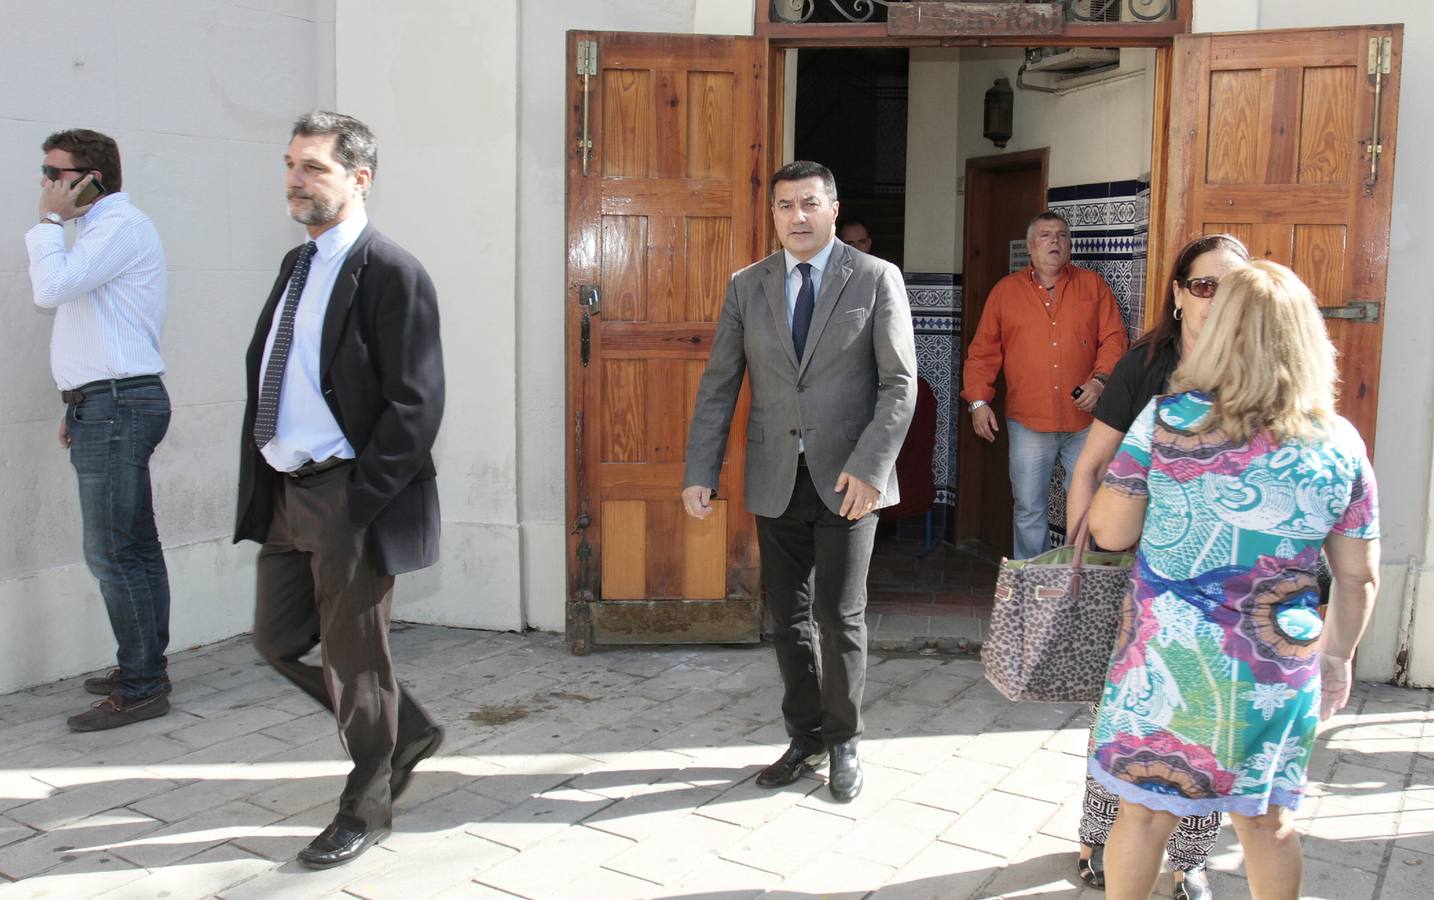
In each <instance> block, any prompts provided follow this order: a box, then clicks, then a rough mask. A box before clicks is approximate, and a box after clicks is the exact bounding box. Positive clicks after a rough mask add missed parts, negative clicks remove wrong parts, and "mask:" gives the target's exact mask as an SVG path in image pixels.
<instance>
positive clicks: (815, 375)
mask: <svg viewBox="0 0 1434 900" xmlns="http://www.w3.org/2000/svg"><path fill="white" fill-rule="evenodd" d="M785 282H786V270H785V264H784V258H783V255H782V253H781V251H778V252H777V253H774V254H773V255H771V256H769V257H767V258H766V259H764V260H762V261H760V262H757V263H753V264H752V265H750V266H748V267H747V268H745V269H743V270H742V271H740V272H738V273H737V274H735V275H733V276H732V280H731V282H730V283H729V284H728V286H727V298H726V300H725V301H724V302H723V304H722V315H721V319H720V320H719V321H718V323H717V336H716V337H715V338H714V339H713V342H712V355H711V357H710V358H709V359H708V361H707V369H706V371H705V372H703V373H702V383H701V386H700V387H699V388H698V391H697V402H696V406H695V408H694V409H693V412H692V427H691V430H690V431H689V432H688V435H687V465H686V471H685V473H684V476H683V484H684V485H689V486H690V485H704V486H706V487H710V488H717V487H718V485H717V478H718V474H719V473H720V472H721V468H722V456H723V454H724V453H725V451H726V448H727V432H728V429H729V428H730V426H731V424H732V413H733V410H734V408H735V407H736V404H737V394H738V391H739V390H740V389H741V387H742V374H743V372H747V373H750V375H751V380H752V413H751V418H750V420H749V422H748V424H747V470H746V503H747V508H748V509H749V510H751V511H752V512H753V513H755V514H757V515H759V516H780V515H781V514H782V513H783V512H785V511H786V508H787V504H788V502H789V501H790V500H791V496H792V486H793V484H795V482H796V475H797V440H798V438H799V437H800V438H801V439H802V440H803V441H804V442H805V444H806V455H807V467H808V468H809V469H810V470H811V473H812V475H813V476H814V477H815V479H816V485H817V489H818V490H819V491H820V492H821V496H822V500H823V502H825V503H826V505H827V507H828V508H829V509H831V510H832V511H833V512H837V511H838V510H839V509H840V508H841V501H842V496H843V495H842V494H839V493H837V492H836V491H835V490H834V488H835V486H836V482H837V478H838V476H840V475H841V473H842V472H844V471H845V472H850V473H851V474H852V475H855V476H856V477H857V478H860V479H861V480H862V481H865V482H866V483H867V484H870V485H872V486H874V487H876V488H877V489H878V490H880V491H881V502H880V505H881V506H889V505H891V504H893V503H895V502H897V500H899V499H900V496H901V495H900V493H899V492H898V490H897V485H896V454H897V452H898V451H899V450H900V449H901V442H902V440H903V439H904V438H905V437H906V429H907V427H908V426H910V424H911V414H912V411H913V410H914V409H915V408H916V345H915V341H914V339H913V337H912V331H911V309H910V307H909V306H908V304H907V302H906V285H905V282H904V281H903V279H902V277H901V272H900V271H899V270H898V269H897V268H896V266H893V265H892V264H891V263H889V262H885V261H883V260H880V259H877V258H876V257H874V256H868V255H867V254H865V253H862V252H860V251H858V250H855V249H853V248H851V247H848V246H847V245H846V244H843V243H842V242H841V241H837V242H836V243H835V246H833V248H832V253H831V256H830V257H829V259H828V263H827V270H826V271H825V272H824V273H823V274H822V283H821V291H820V293H819V295H818V296H817V299H816V310H815V312H814V313H813V315H812V325H811V331H810V332H809V333H808V335H807V346H806V354H805V356H804V358H803V359H801V360H800V361H799V360H798V359H797V356H796V351H795V350H794V349H793V348H792V329H791V326H790V325H788V324H787V295H786V284H785Z"/></svg>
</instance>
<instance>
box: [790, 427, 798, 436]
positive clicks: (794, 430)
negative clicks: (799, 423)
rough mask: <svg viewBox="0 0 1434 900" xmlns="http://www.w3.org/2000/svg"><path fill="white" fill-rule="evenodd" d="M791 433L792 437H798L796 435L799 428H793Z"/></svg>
mask: <svg viewBox="0 0 1434 900" xmlns="http://www.w3.org/2000/svg"><path fill="white" fill-rule="evenodd" d="M791 435H792V437H796V436H797V429H795V428H793V429H792V431H791Z"/></svg>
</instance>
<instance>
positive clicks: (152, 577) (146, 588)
mask: <svg viewBox="0 0 1434 900" xmlns="http://www.w3.org/2000/svg"><path fill="white" fill-rule="evenodd" d="M44 151H45V159H44V162H43V163H42V164H41V166H40V170H41V175H42V177H41V180H40V203H39V219H40V221H39V223H38V224H36V225H35V226H34V227H32V228H31V229H30V230H29V231H28V232H26V233H25V245H26V247H27V248H28V249H29V253H30V282H31V285H32V286H33V288H34V293H35V305H36V306H38V307H40V308H41V309H52V310H54V311H55V323H54V327H53V331H52V332H51V335H50V368H51V371H52V372H53V374H54V377H55V385H56V386H57V387H58V388H59V389H60V399H61V401H62V402H63V403H64V404H65V414H64V416H63V417H62V418H61V419H60V446H61V447H63V448H65V449H67V450H69V452H70V463H71V465H73V466H74V467H75V473H76V475H77V476H78V477H79V486H80V516H81V519H82V522H83V529H84V553H85V562H86V563H87V564H88V565H89V568H90V571H91V572H92V573H93V574H94V576H95V577H96V578H97V579H99V583H100V594H101V596H103V598H104V601H105V608H106V610H107V611H108V612H109V618H110V626H111V628H113V630H114V634H115V641H116V643H117V644H118V645H119V649H118V653H117V654H116V662H117V663H118V665H117V666H116V667H115V668H113V669H111V670H110V671H109V672H108V673H106V674H105V675H103V676H101V677H98V678H90V679H88V680H86V681H85V690H87V691H89V692H90V693H92V694H100V695H102V696H103V697H104V699H102V700H100V701H98V702H96V703H95V704H94V705H93V706H91V707H90V708H89V709H87V710H85V711H84V712H82V713H80V714H78V715H75V716H71V717H70V719H69V725H70V727H71V728H72V729H74V730H75V731H99V730H102V729H106V728H116V727H118V726H121V725H128V724H130V723H132V722H138V721H141V720H144V719H152V718H154V717H155V716H162V715H164V714H165V713H167V712H169V690H170V685H169V677H168V675H167V674H166V662H165V657H164V651H165V649H166V648H167V647H168V646H169V574H168V572H167V571H166V569H165V565H164V553H163V550H162V549H161V548H160V544H159V534H158V532H157V531H156V529H155V525H154V504H153V502H152V499H151V492H150V479H149V459H150V455H151V454H153V453H154V449H155V447H156V446H157V445H158V444H159V442H160V440H161V439H163V437H164V433H165V431H166V430H167V429H168V428H169V413H170V406H169V395H168V394H167V393H166V392H165V388H164V383H163V382H162V381H161V380H160V377H159V376H160V375H161V374H162V373H163V372H164V360H163V359H161V358H160V354H159V338H160V333H161V332H162V331H163V328H164V308H165V262H164V248H163V247H162V246H161V245H160V242H159V234H158V232H157V231H155V228H154V223H152V222H151V221H150V220H149V217H148V216H146V215H145V214H144V213H142V212H140V211H139V210H138V209H136V208H135V207H134V205H133V204H131V203H130V199H129V194H126V193H122V192H121V191H120V187H121V186H122V183H123V182H122V180H121V173H120V156H119V147H118V146H116V144H115V142H114V139H113V138H110V137H108V136H106V135H103V134H100V133H99V132H96V131H89V130H86V129H74V130H68V131H57V132H55V133H54V134H52V135H50V136H49V137H48V138H46V140H45V143H44ZM68 221H73V222H74V223H75V229H74V230H75V237H74V241H73V242H72V243H71V244H70V245H69V247H68V248H67V247H66V245H65V224H64V223H65V222H68Z"/></svg>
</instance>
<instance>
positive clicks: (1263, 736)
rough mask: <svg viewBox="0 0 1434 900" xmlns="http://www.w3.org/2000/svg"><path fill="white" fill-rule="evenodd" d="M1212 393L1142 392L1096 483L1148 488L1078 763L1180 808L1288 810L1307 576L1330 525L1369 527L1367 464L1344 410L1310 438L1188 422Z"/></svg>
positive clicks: (1310, 728) (1352, 533)
mask: <svg viewBox="0 0 1434 900" xmlns="http://www.w3.org/2000/svg"><path fill="white" fill-rule="evenodd" d="M1210 409H1211V402H1210V399H1209V398H1208V397H1206V396H1205V395H1202V394H1200V393H1198V392H1189V393H1184V394H1174V395H1170V396H1164V397H1156V398H1155V399H1153V400H1151V401H1150V403H1149V405H1147V406H1146V407H1145V409H1144V411H1142V412H1141V414H1140V415H1139V416H1137V417H1136V420H1135V422H1134V424H1132V426H1131V428H1130V431H1129V432H1127V434H1126V436H1125V440H1124V442H1123V443H1122V444H1121V445H1120V450H1119V451H1118V452H1117V454H1116V457H1115V459H1114V461H1113V462H1112V463H1111V464H1110V468H1109V470H1108V471H1107V473H1106V476H1105V482H1104V484H1105V486H1106V487H1107V488H1109V489H1111V490H1114V491H1116V492H1117V493H1119V494H1122V495H1124V496H1127V497H1146V498H1147V499H1148V505H1147V507H1146V514H1145V526H1144V529H1143V531H1142V533H1141V536H1140V546H1139V549H1138V551H1137V553H1136V560H1135V566H1134V568H1133V570H1132V572H1131V583H1130V588H1129V591H1128V592H1127V594H1126V597H1125V605H1124V616H1123V621H1122V624H1121V630H1120V634H1119V636H1118V638H1117V640H1116V647H1115V652H1114V654H1113V655H1112V657H1111V664H1110V672H1109V674H1108V676H1107V680H1106V687H1105V693H1104V695H1103V697H1102V699H1101V705H1100V710H1099V713H1098V715H1097V719H1096V727H1095V751H1094V753H1093V754H1092V756H1091V759H1090V762H1089V768H1090V774H1091V775H1092V776H1093V777H1094V778H1095V779H1096V780H1097V781H1099V782H1100V783H1101V784H1102V785H1103V786H1104V787H1105V788H1106V789H1108V790H1109V791H1111V792H1112V793H1114V794H1116V795H1117V796H1119V797H1121V798H1123V799H1126V800H1129V801H1132V802H1135V803H1139V804H1141V805H1143V806H1146V807H1148V808H1150V809H1158V810H1164V811H1167V812H1171V813H1175V814H1176V815H1180V816H1200V815H1209V814H1210V813H1212V812H1215V811H1216V810H1221V811H1226V812H1235V813H1241V814H1243V815H1247V816H1255V815H1260V814H1262V813H1264V812H1265V811H1266V809H1267V808H1268V807H1269V806H1270V804H1275V805H1277V806H1283V807H1285V808H1287V809H1290V810H1294V809H1295V808H1297V807H1298V805H1299V802H1300V798H1301V797H1302V796H1303V794H1304V791H1305V781H1306V775H1305V773H1306V769H1307V767H1308V764H1309V757H1310V751H1311V749H1312V748H1313V745H1314V735H1315V726H1316V724H1317V723H1318V719H1319V705H1320V678H1319V654H1318V652H1317V651H1316V649H1315V644H1316V640H1317V639H1318V638H1319V635H1320V631H1321V627H1322V621H1321V619H1320V617H1319V613H1318V610H1317V606H1318V603H1319V589H1318V586H1317V584H1316V580H1315V568H1316V562H1317V559H1318V557H1319V552H1320V547H1321V545H1323V543H1324V540H1325V537H1326V535H1328V534H1329V533H1330V532H1334V533H1335V534H1341V535H1346V536H1348V537H1353V538H1362V539H1372V538H1376V537H1378V536H1379V524H1378V518H1379V515H1378V503H1377V500H1376V495H1375V484H1374V473H1373V469H1372V467H1371V466H1370V464H1369V460H1368V458H1367V457H1366V455H1365V451H1364V443H1363V442H1362V441H1361V440H1360V437H1359V434H1358V432H1356V431H1355V429H1354V426H1352V425H1350V424H1349V422H1348V421H1346V420H1345V419H1343V418H1337V419H1336V421H1335V422H1334V423H1333V425H1332V427H1331V429H1330V433H1329V435H1328V436H1327V437H1326V438H1324V439H1323V440H1321V441H1316V442H1308V443H1301V442H1295V441H1290V442H1287V443H1285V444H1277V443H1275V442H1274V440H1273V439H1272V437H1271V436H1270V435H1269V434H1266V433H1259V434H1255V435H1254V436H1252V437H1251V438H1250V440H1249V441H1247V442H1246V443H1243V444H1236V443H1233V442H1231V441H1230V440H1229V439H1228V438H1227V437H1226V436H1225V435H1224V433H1223V432H1220V431H1218V430H1212V431H1209V432H1205V433H1199V434H1196V433H1192V431H1191V430H1190V429H1191V428H1192V427H1194V426H1196V425H1198V424H1199V422H1200V421H1201V420H1202V419H1203V418H1204V417H1205V416H1206V415H1208V414H1209V412H1210Z"/></svg>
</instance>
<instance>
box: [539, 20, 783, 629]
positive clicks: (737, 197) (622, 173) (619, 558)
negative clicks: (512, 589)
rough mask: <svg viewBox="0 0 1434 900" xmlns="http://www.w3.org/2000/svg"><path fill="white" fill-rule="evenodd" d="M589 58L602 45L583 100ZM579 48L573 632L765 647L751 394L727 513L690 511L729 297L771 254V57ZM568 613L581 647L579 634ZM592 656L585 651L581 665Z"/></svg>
mask: <svg viewBox="0 0 1434 900" xmlns="http://www.w3.org/2000/svg"><path fill="white" fill-rule="evenodd" d="M579 42H592V43H593V44H594V45H595V46H596V56H597V62H596V70H595V71H594V72H592V73H591V74H590V75H589V77H588V79H587V83H586V85H587V86H586V97H584V89H583V79H582V78H581V77H579V76H578V75H577V74H576V60H577V53H578V47H579ZM569 50H570V53H571V60H572V61H573V62H572V69H571V71H573V72H574V76H573V80H572V81H571V82H570V90H569V101H570V102H569V109H568V122H569V125H570V128H571V129H572V131H571V135H572V143H571V145H570V150H569V158H568V197H569V202H568V266H567V271H568V298H567V299H568V303H569V306H568V317H567V318H568V337H567V344H568V407H569V415H570V420H571V422H572V423H573V434H572V436H570V439H569V491H568V494H569V509H570V511H571V513H572V515H573V518H574V521H575V522H577V523H579V527H578V528H576V529H574V534H573V536H572V539H571V541H570V545H569V549H570V553H571V555H570V559H569V591H570V594H569V595H570V598H571V599H572V600H573V601H574V602H575V603H579V604H591V605H592V608H585V609H583V610H580V611H579V615H578V616H577V618H578V619H581V620H584V621H590V622H591V624H590V625H589V626H587V631H588V632H593V631H599V632H600V631H601V623H602V621H603V616H604V612H603V609H604V608H603V604H611V603H615V602H621V603H626V604H630V607H629V608H628V609H627V610H625V611H623V612H622V613H621V614H620V619H621V625H620V627H615V628H614V630H615V631H619V632H621V634H620V639H621V640H623V641H637V642H652V641H657V640H696V639H712V640H742V639H755V638H756V637H757V636H758V629H757V625H758V619H757V616H758V615H759V614H760V607H759V598H758V595H757V593H756V585H757V583H758V582H757V579H756V577H755V573H756V567H757V550H756V538H755V531H754V526H753V521H752V517H751V516H750V515H748V514H747V513H746V510H745V509H744V508H743V505H742V502H741V491H742V464H743V457H744V453H745V449H746V441H745V440H744V435H745V424H746V408H747V399H746V392H745V391H744V392H743V396H742V400H741V401H740V402H739V406H738V410H737V414H736V416H735V420H734V422H733V428H732V438H731V440H730V441H729V442H728V451H727V456H726V458H725V460H724V463H723V468H722V473H721V490H722V492H723V493H722V497H721V498H720V499H718V500H717V501H716V504H717V511H716V512H714V514H713V515H712V516H711V517H709V518H708V519H706V520H704V521H702V522H697V521H695V520H688V519H687V517H686V516H685V514H684V513H683V511H682V506H681V501H680V499H679V495H680V493H681V490H682V487H683V484H682V469H683V465H682V464H683V455H684V452H685V445H686V439H687V427H688V424H689V422H690V421H691V417H692V405H693V401H694V398H695V394H696V391H697V385H698V381H699V380H700V378H701V375H702V370H703V368H704V365H705V362H706V358H707V354H708V352H709V350H710V348H711V345H712V337H713V335H714V333H715V329H716V322H717V320H718V318H719V315H720V313H721V307H722V300H723V297H724V295H725V293H726V287H727V280H728V278H729V277H730V276H731V273H732V272H734V271H736V270H737V269H739V268H742V267H743V266H746V265H747V264H749V263H751V262H752V261H753V260H755V259H758V258H759V257H760V256H762V255H764V248H765V241H766V235H767V215H768V214H767V211H766V204H765V202H764V188H765V172H766V171H767V170H768V168H769V164H770V161H769V159H768V151H767V145H766V141H765V140H764V139H763V133H764V130H765V128H766V124H767V109H766V98H767V88H768V85H767V80H766V65H767V50H766V43H765V41H762V40H759V39H752V38H722V37H707V36H691V35H655V34H641V35H639V34H591V33H587V34H579V33H573V34H570V35H569ZM585 105H586V108H587V110H588V112H589V114H588V122H589V125H588V129H589V130H588V133H587V138H588V139H589V140H590V141H591V147H590V154H591V155H590V158H589V164H588V171H587V173H586V174H585V173H584V171H583V166H582V148H583V144H582V143H581V142H582V141H583V139H584V132H583V124H582V123H583V121H584V117H583V110H584V108H585ZM585 285H593V286H596V288H597V295H598V296H599V297H600V304H598V305H595V306H588V307H586V308H584V307H582V306H581V305H580V303H579V300H580V299H581V298H582V297H583V296H588V297H591V296H592V291H591V290H589V289H588V288H585V287H584V286H585ZM584 353H586V356H584ZM579 422H581V423H582V427H581V431H582V438H581V440H580V439H579V438H578V436H577V435H578V424H577V423H579ZM584 523H586V527H584ZM678 601H693V602H696V601H702V602H717V603H719V604H720V603H722V602H729V605H728V607H724V608H723V609H721V610H715V611H714V610H713V609H711V608H709V607H701V606H700V604H699V605H697V606H693V607H691V609H688V608H687V607H684V606H683V605H682V604H681V603H680V602H678ZM643 604H655V606H654V607H653V608H648V607H644V606H643ZM663 604H668V605H667V607H666V608H662V609H660V610H659V609H657V608H656V607H661V606H663ZM733 604H735V605H733ZM734 610H735V611H734ZM569 612H570V620H569V622H570V627H569V633H570V636H574V634H575V631H576V632H581V631H583V630H584V627H583V626H582V624H581V622H580V623H579V625H578V626H574V624H573V622H574V618H573V609H572V608H571V607H570V610H569ZM704 617H706V618H704ZM611 621H617V620H616V619H613V620H611ZM704 622H706V623H708V624H712V623H715V625H714V626H713V627H711V628H707V627H705V626H704V625H703V623H704ZM743 622H745V623H747V624H746V625H743V624H742V623H743ZM744 629H745V630H744ZM597 639H599V640H602V639H603V638H602V636H601V635H598V637H597ZM585 640H586V638H584V639H583V641H580V640H579V639H578V638H577V637H574V646H575V648H577V647H578V645H579V643H582V642H585Z"/></svg>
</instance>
